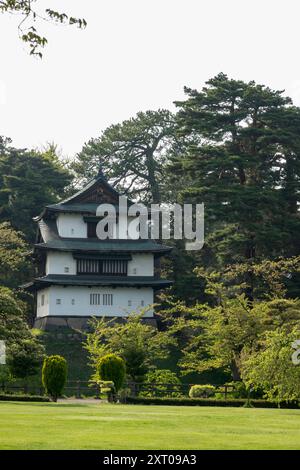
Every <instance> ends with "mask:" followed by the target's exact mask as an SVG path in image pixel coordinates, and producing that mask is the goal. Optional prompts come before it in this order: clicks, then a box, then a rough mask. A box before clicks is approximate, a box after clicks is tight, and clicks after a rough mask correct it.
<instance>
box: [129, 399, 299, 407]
mask: <svg viewBox="0 0 300 470" xmlns="http://www.w3.org/2000/svg"><path fill="white" fill-rule="evenodd" d="M126 403H128V404H134V405H176V406H224V407H225V406H229V407H243V406H245V405H246V403H247V400H243V399H230V400H216V399H213V398H162V397H152V398H148V397H128V398H127V399H126ZM251 404H252V406H253V407H254V408H278V403H275V402H271V401H268V400H251ZM279 406H280V408H291V409H297V408H299V402H298V401H293V402H281V403H280V404H279Z"/></svg>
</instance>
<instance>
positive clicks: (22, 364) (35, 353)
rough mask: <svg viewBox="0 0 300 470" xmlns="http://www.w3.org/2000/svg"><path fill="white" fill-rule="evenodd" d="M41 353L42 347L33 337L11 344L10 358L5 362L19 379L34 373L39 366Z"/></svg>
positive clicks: (42, 352)
mask: <svg viewBox="0 0 300 470" xmlns="http://www.w3.org/2000/svg"><path fill="white" fill-rule="evenodd" d="M43 355H44V348H43V346H42V345H41V344H40V343H39V342H38V341H37V340H36V339H35V338H29V339H24V340H23V341H22V342H21V343H20V344H17V343H15V344H12V345H11V346H10V359H9V360H8V362H7V363H8V366H9V369H10V373H11V374H12V375H13V376H14V377H17V378H20V379H27V378H28V377H30V376H32V375H35V374H36V373H37V372H38V370H39V368H40V366H41V363H42V358H43Z"/></svg>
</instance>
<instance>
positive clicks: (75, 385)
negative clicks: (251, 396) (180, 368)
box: [0, 380, 234, 400]
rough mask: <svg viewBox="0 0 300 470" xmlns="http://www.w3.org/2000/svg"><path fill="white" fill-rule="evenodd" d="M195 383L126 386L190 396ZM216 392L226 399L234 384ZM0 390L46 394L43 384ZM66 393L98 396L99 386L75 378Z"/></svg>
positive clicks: (131, 391)
mask: <svg viewBox="0 0 300 470" xmlns="http://www.w3.org/2000/svg"><path fill="white" fill-rule="evenodd" d="M192 385H194V384H188V383H182V384H166V383H153V384H149V383H135V382H127V383H126V384H125V388H127V389H128V392H129V394H130V395H132V396H138V395H140V394H142V395H144V396H147V395H149V396H176V395H177V396H188V393H189V390H190V388H191V387H192ZM211 385H212V384H211ZM214 386H215V387H216V393H220V394H222V395H223V397H224V399H225V400H226V399H227V397H228V394H229V393H230V392H232V390H233V389H234V387H233V386H232V385H214ZM0 392H2V393H25V394H27V393H29V394H33V395H44V389H43V386H42V385H41V384H37V385H25V384H24V385H15V384H13V383H5V382H4V383H2V384H0ZM63 393H64V395H65V396H68V397H71V396H72V397H76V398H82V397H97V396H99V387H98V386H97V385H96V384H91V383H90V382H88V381H82V380H73V381H68V382H67V384H66V386H65V388H64V392H63Z"/></svg>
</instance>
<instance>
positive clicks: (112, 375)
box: [98, 354, 126, 392]
mask: <svg viewBox="0 0 300 470" xmlns="http://www.w3.org/2000/svg"><path fill="white" fill-rule="evenodd" d="M125 373H126V368H125V362H124V360H123V359H122V358H121V357H119V356H116V355H115V354H107V355H106V356H103V357H101V359H100V361H99V364H98V374H99V378H100V380H111V381H112V382H113V383H114V386H115V390H116V392H117V391H118V390H120V388H121V387H122V385H123V383H124V379H125Z"/></svg>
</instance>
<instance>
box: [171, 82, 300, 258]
mask: <svg viewBox="0 0 300 470" xmlns="http://www.w3.org/2000/svg"><path fill="white" fill-rule="evenodd" d="M185 92H186V94H187V100H186V101H182V102H177V103H176V104H177V106H178V108H179V112H178V125H179V128H180V132H181V134H182V135H197V136H198V138H199V144H198V145H195V144H193V145H192V146H190V147H189V149H188V152H186V153H185V154H184V155H183V156H181V157H180V158H176V159H175V161H174V163H173V167H172V169H173V172H174V175H175V176H176V175H177V173H184V174H187V175H193V182H192V184H190V185H189V186H188V187H187V188H183V191H182V194H181V196H182V199H183V200H185V201H188V200H189V201H197V202H204V203H205V206H206V219H205V220H206V227H207V237H206V243H207V249H208V248H212V252H211V256H212V257H214V258H216V259H217V260H218V261H219V262H220V260H221V262H223V263H224V262H225V263H231V262H236V261H243V260H245V259H249V258H253V257H261V258H262V257H265V256H270V257H276V256H280V255H284V256H291V255H295V254H298V253H299V237H298V233H299V229H300V219H299V216H298V209H297V202H298V199H299V190H300V186H299V185H300V179H299V177H300V160H299V151H300V110H299V108H297V107H295V106H293V105H292V102H291V100H290V99H289V98H287V97H285V96H284V95H283V92H282V91H273V90H271V89H270V88H268V87H265V86H262V85H257V84H256V83H255V82H253V81H252V82H249V83H245V82H242V81H239V80H230V79H229V78H228V77H227V76H226V75H224V74H219V75H218V76H216V77H214V78H213V79H211V80H209V81H208V82H207V86H205V87H204V88H203V89H202V91H200V92H199V91H196V90H191V89H189V88H185Z"/></svg>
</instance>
